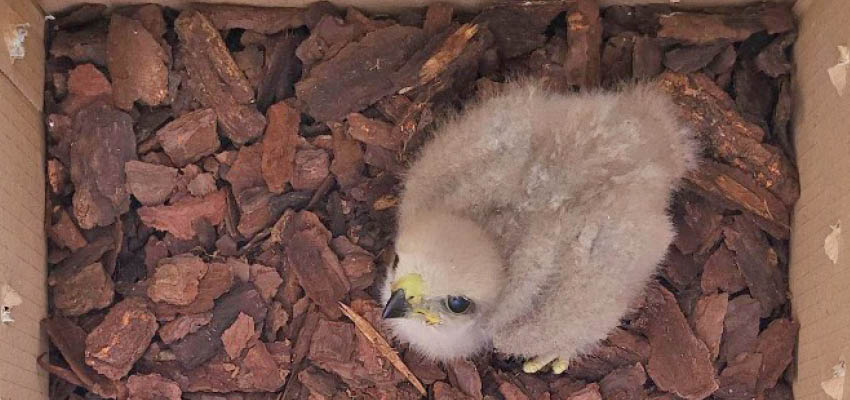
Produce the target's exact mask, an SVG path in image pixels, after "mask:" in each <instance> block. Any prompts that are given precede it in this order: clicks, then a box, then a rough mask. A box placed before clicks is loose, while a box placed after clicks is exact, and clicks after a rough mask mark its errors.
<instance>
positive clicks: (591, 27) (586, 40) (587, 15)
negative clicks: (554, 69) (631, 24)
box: [564, 0, 602, 88]
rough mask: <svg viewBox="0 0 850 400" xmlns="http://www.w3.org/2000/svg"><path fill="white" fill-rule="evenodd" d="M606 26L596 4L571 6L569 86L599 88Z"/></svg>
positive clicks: (582, 0) (580, 0)
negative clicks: (604, 28)
mask: <svg viewBox="0 0 850 400" xmlns="http://www.w3.org/2000/svg"><path fill="white" fill-rule="evenodd" d="M601 43H602V24H601V23H600V20H599V6H598V5H597V4H596V2H595V1H593V0H577V1H575V2H571V3H569V11H568V12H567V44H568V47H567V56H566V57H567V58H566V60H565V61H564V67H565V68H566V71H567V83H568V84H570V85H575V86H579V87H582V88H594V87H596V86H598V85H599V82H600V77H601V71H600V59H601V48H602V46H601Z"/></svg>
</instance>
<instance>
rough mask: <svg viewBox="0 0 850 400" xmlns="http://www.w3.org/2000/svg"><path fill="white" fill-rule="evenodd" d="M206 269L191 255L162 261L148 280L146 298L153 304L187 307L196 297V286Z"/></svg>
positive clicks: (202, 263) (198, 258) (199, 259)
mask: <svg viewBox="0 0 850 400" xmlns="http://www.w3.org/2000/svg"><path fill="white" fill-rule="evenodd" d="M207 268H208V267H207V264H205V263H204V261H203V260H201V258H200V257H197V256H193V255H180V256H176V257H172V258H165V259H162V260H160V261H159V262H158V263H157V267H156V270H155V272H154V274H153V276H152V277H151V278H150V279H149V283H148V291H147V293H148V297H150V299H151V300H153V301H155V302H163V303H168V304H173V305H176V306H185V305H189V304H191V303H192V302H193V301H195V298H196V297H197V296H198V285H199V283H200V281H201V279H202V278H203V277H204V275H206V274H207Z"/></svg>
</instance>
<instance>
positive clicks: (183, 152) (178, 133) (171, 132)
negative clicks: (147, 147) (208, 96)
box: [156, 108, 221, 167]
mask: <svg viewBox="0 0 850 400" xmlns="http://www.w3.org/2000/svg"><path fill="white" fill-rule="evenodd" d="M156 136H157V139H158V140H159V142H160V143H161V144H162V149H163V150H164V151H165V154H168V157H169V158H171V161H172V162H174V165H175V166H177V167H185V166H186V165H188V164H190V163H193V162H195V161H198V160H200V159H201V158H204V157H206V156H208V155H210V154H212V153H214V152H215V151H216V150H218V147H219V146H220V145H221V144H220V142H219V140H218V133H217V132H216V119H215V111H213V110H212V109H210V108H204V109H201V110H197V111H193V112H190V113H188V114H183V115H181V116H180V117H179V118H177V119H175V120H174V121H171V122H169V123H168V124H167V125H165V126H164V127H162V128H161V129H160V130H159V131H157V133H156Z"/></svg>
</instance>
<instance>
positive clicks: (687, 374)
mask: <svg viewBox="0 0 850 400" xmlns="http://www.w3.org/2000/svg"><path fill="white" fill-rule="evenodd" d="M645 312H646V316H647V318H648V326H647V336H648V337H649V345H650V353H649V364H648V366H647V372H648V373H649V376H650V377H652V380H653V381H654V382H655V384H656V385H657V386H658V387H659V388H660V389H662V390H665V391H668V392H671V393H674V394H676V395H677V396H680V397H682V398H685V399H703V398H705V397H707V396H708V395H710V394H711V393H712V392H714V391H715V390H716V389H717V387H718V386H717V381H716V380H715V379H714V366H713V365H712V363H711V354H710V353H709V351H708V348H707V347H706V346H705V344H704V343H703V342H702V341H700V340H699V339H697V338H696V337H695V336H694V334H693V332H692V331H691V328H690V326H689V325H688V321H687V320H686V319H685V316H684V315H682V311H681V310H680V309H679V305H678V304H677V303H676V299H675V297H673V294H672V293H670V292H669V291H667V289H665V288H663V287H662V286H660V285H657V284H653V285H652V286H650V288H649V289H648V292H647V297H646V309H645Z"/></svg>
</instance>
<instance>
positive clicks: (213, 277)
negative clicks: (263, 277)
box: [156, 263, 233, 320]
mask: <svg viewBox="0 0 850 400" xmlns="http://www.w3.org/2000/svg"><path fill="white" fill-rule="evenodd" d="M231 286H233V273H232V272H231V270H230V267H228V266H227V265H226V264H221V263H210V264H209V265H208V266H207V274H206V275H204V278H203V279H201V282H200V283H199V284H198V296H197V297H195V301H193V302H192V304H189V305H187V306H174V305H171V304H165V303H160V304H156V314H157V317H158V318H159V319H163V320H172V319H173V318H174V317H175V316H176V315H177V314H199V313H205V312H207V311H210V310H212V309H213V307H214V306H215V303H213V302H214V301H215V300H216V299H218V298H219V297H220V296H221V295H223V294H225V293H227V292H228V291H229V290H230V287H231Z"/></svg>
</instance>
